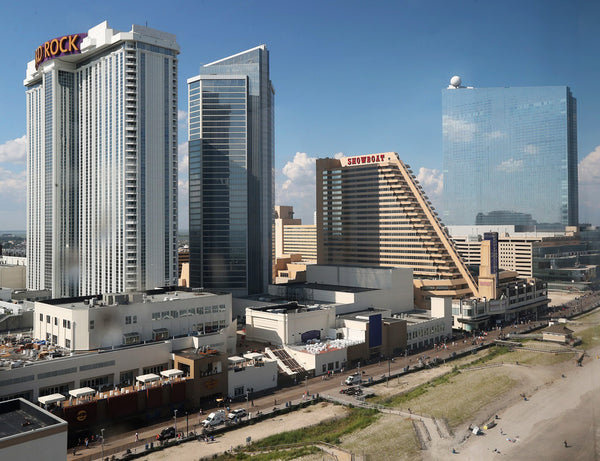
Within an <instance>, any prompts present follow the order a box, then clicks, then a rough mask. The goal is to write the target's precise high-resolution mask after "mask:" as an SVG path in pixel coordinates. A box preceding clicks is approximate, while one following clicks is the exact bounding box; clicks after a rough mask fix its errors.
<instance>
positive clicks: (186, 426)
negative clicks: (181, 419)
mask: <svg viewBox="0 0 600 461" xmlns="http://www.w3.org/2000/svg"><path fill="white" fill-rule="evenodd" d="M185 432H186V436H188V437H189V435H190V421H189V419H188V412H187V411H186V412H185Z"/></svg>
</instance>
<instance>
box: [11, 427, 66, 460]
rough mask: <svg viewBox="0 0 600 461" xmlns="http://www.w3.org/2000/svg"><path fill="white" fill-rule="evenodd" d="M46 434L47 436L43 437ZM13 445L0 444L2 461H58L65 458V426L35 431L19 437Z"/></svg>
mask: <svg viewBox="0 0 600 461" xmlns="http://www.w3.org/2000/svg"><path fill="white" fill-rule="evenodd" d="M44 433H47V435H44ZM14 442H15V444H10V445H9V444H0V452H1V453H2V459H6V460H27V459H51V460H59V459H66V458H67V426H66V423H65V426H64V427H62V428H60V429H59V430H57V429H55V428H48V430H45V431H43V430H39V429H38V430H37V431H36V432H35V433H30V434H26V435H22V436H20V437H19V438H18V439H17V440H15V441H14Z"/></svg>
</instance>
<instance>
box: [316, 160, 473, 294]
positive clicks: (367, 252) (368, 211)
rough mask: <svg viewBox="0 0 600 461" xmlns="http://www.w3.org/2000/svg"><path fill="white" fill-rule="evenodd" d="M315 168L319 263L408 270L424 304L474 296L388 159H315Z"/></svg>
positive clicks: (399, 168)
mask: <svg viewBox="0 0 600 461" xmlns="http://www.w3.org/2000/svg"><path fill="white" fill-rule="evenodd" d="M316 167H317V181H316V182H317V184H316V185H317V261H318V263H319V264H333V265H340V266H356V265H361V266H375V267H379V266H383V267H410V268H412V270H413V275H414V284H415V288H417V289H419V290H420V293H421V295H422V296H423V297H424V298H426V297H428V296H454V297H461V296H469V295H472V294H473V295H475V296H477V293H478V287H477V284H476V283H475V280H474V279H473V277H472V275H471V274H470V273H469V271H468V270H467V268H466V266H465V265H464V263H463V261H462V259H461V258H460V256H459V255H458V253H457V252H456V249H455V248H454V245H453V244H452V242H451V241H450V238H449V236H448V234H447V232H446V229H445V228H444V226H443V224H442V223H441V222H440V221H439V219H438V217H437V215H436V213H435V211H434V210H433V208H432V207H431V202H430V201H429V200H428V198H427V196H426V195H425V193H424V192H423V189H422V187H421V186H420V185H419V184H418V183H417V180H416V178H415V176H414V174H413V173H412V171H411V170H410V168H409V167H408V166H407V165H405V164H404V163H403V162H402V161H401V160H400V159H399V158H398V155H397V154H396V153H394V152H387V153H384V154H370V155H359V156H356V157H342V158H340V159H333V158H327V159H317V165H316ZM417 303H418V304H422V303H421V302H420V300H419V299H417Z"/></svg>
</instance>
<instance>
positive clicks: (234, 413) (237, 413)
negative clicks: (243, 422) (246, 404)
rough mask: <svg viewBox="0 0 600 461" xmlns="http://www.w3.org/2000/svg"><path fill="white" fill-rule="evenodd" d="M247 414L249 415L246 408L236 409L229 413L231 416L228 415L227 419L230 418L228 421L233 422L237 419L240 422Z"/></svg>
mask: <svg viewBox="0 0 600 461" xmlns="http://www.w3.org/2000/svg"><path fill="white" fill-rule="evenodd" d="M247 414H248V413H247V412H246V409H245V408H237V409H235V410H232V411H231V413H229V414H228V415H227V418H228V419H230V420H232V421H233V420H234V419H236V418H237V419H238V420H240V419H242V418H243V417H244V416H246V415H247Z"/></svg>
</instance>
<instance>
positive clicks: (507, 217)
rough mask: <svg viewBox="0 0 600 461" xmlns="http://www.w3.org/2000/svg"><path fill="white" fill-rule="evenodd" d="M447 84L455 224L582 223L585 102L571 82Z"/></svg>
mask: <svg viewBox="0 0 600 461" xmlns="http://www.w3.org/2000/svg"><path fill="white" fill-rule="evenodd" d="M460 84H461V82H460V78H458V77H454V78H453V79H452V82H451V85H450V86H449V87H448V88H447V89H444V90H442V113H443V116H442V124H443V139H444V141H443V142H444V209H443V221H444V223H446V224H447V225H469V224H490V225H492V224H515V225H522V226H527V227H533V226H537V227H538V228H539V229H544V228H546V229H551V228H564V226H566V225H577V224H578V218H579V216H578V184H577V114H576V113H577V109H576V108H577V103H576V100H575V98H574V97H573V96H572V95H571V90H570V89H569V87H566V86H548V87H523V88H470V87H469V88H464V87H462V86H460Z"/></svg>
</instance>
